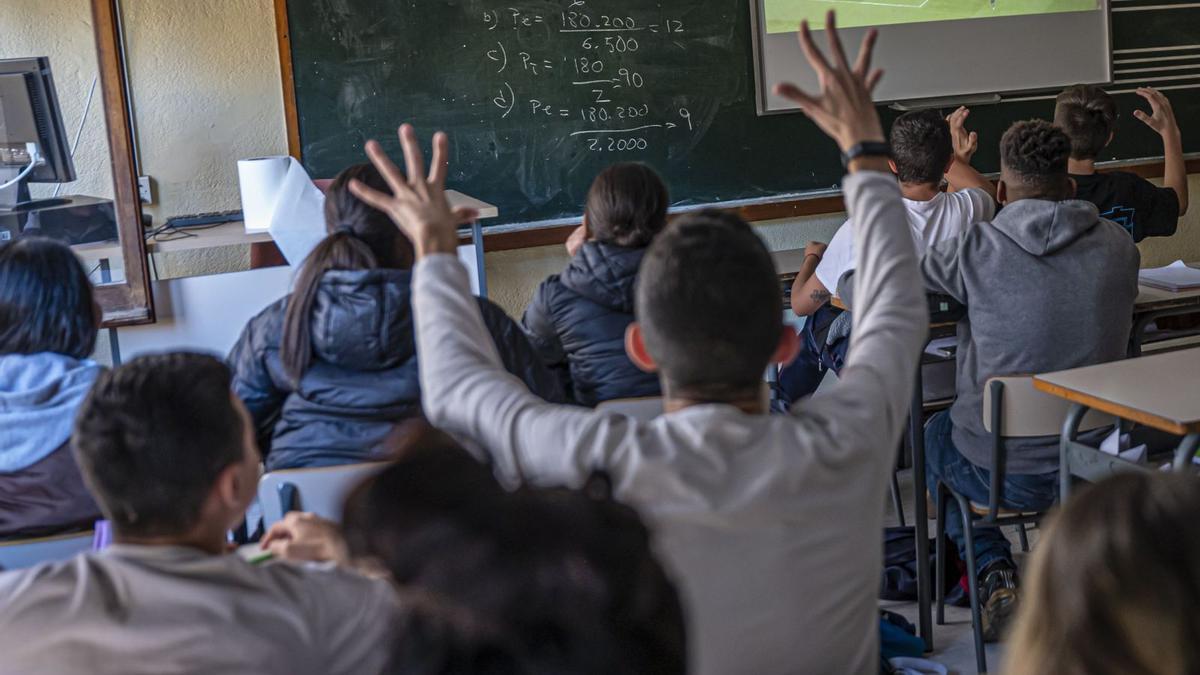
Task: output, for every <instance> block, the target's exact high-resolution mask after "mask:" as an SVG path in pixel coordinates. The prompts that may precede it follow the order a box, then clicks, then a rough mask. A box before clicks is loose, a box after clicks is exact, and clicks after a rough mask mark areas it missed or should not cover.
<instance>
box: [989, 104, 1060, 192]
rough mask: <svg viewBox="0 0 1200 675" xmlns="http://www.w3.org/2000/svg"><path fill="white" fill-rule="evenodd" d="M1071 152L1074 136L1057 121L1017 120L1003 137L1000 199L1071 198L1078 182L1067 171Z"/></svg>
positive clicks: (999, 186) (1001, 145) (998, 188)
mask: <svg viewBox="0 0 1200 675" xmlns="http://www.w3.org/2000/svg"><path fill="white" fill-rule="evenodd" d="M1070 155H1071V140H1070V139H1069V138H1067V135H1066V133H1064V132H1063V130H1062V129H1059V128H1058V127H1056V126H1054V125H1053V124H1050V123H1049V122H1047V121H1045V120H1026V121H1024V122H1017V123H1015V124H1013V125H1012V126H1011V127H1009V129H1008V131H1006V132H1004V136H1003V138H1001V139H1000V183H999V185H998V186H997V194H996V197H997V199H998V200H999V201H1000V203H1002V204H1006V203H1009V202H1015V201H1017V200H1020V199H1044V200H1049V201H1062V200H1064V199H1070V198H1071V197H1073V196H1074V195H1075V184H1074V183H1073V182H1072V181H1071V177H1070V176H1069V175H1068V174H1067V159H1068V158H1069V157H1070Z"/></svg>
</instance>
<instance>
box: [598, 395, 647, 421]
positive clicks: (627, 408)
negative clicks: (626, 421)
mask: <svg viewBox="0 0 1200 675" xmlns="http://www.w3.org/2000/svg"><path fill="white" fill-rule="evenodd" d="M596 410H600V411H603V412H610V413H617V414H619V415H625V416H627V417H632V418H634V419H636V420H640V421H642V422H649V421H650V420H652V419H654V418H655V417H658V416H659V415H662V414H663V400H662V397H661V396H647V397H645V398H618V399H613V400H611V401H605V402H603V403H601V404H600V405H597V406H596Z"/></svg>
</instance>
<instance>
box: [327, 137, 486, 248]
mask: <svg viewBox="0 0 1200 675" xmlns="http://www.w3.org/2000/svg"><path fill="white" fill-rule="evenodd" d="M449 144H450V142H449V140H448V139H447V137H446V134H444V133H442V132H440V131H439V132H437V133H436V134H434V136H433V163H432V164H431V165H430V169H429V175H428V177H426V174H425V157H424V155H423V154H422V153H421V146H420V143H418V142H417V133H416V132H415V131H414V130H413V128H412V125H409V124H404V125H401V127H400V145H401V147H403V148H404V164H405V168H406V171H405V172H401V171H400V169H399V167H397V166H396V164H395V163H394V162H392V160H391V158H390V157H388V156H387V153H385V152H384V151H383V148H382V147H380V145H379V143H377V142H375V141H369V142H368V143H367V156H368V157H370V159H371V163H372V164H374V165H375V168H376V169H379V173H381V174H382V175H383V178H384V180H385V181H387V184H388V187H389V188H390V189H391V191H392V193H391V194H387V193H386V192H382V191H380V190H376V189H374V188H371V187H369V186H367V185H365V184H363V183H361V182H359V181H357V180H355V181H351V182H350V191H351V192H353V193H354V196H356V197H358V198H359V199H361V200H363V201H364V202H366V203H367V204H369V205H371V206H373V207H375V208H377V209H379V210H380V211H383V212H384V213H386V214H388V216H389V217H390V218H391V219H392V222H394V223H396V225H397V226H399V228H400V229H401V230H403V231H404V233H405V234H406V235H408V238H409V239H411V240H412V242H413V246H414V248H415V249H416V252H417V258H423V257H425V256H427V255H431V254H434V253H455V251H456V250H457V248H458V228H459V226H460V225H465V224H467V223H469V222H471V221H472V220H474V219H475V218H476V217H477V216H478V214H477V213H476V212H475V211H474V210H472V209H452V208H450V203H449V202H447V201H446V173H447V171H448V169H449V163H448V161H447V157H448V154H449ZM406 173H407V175H406Z"/></svg>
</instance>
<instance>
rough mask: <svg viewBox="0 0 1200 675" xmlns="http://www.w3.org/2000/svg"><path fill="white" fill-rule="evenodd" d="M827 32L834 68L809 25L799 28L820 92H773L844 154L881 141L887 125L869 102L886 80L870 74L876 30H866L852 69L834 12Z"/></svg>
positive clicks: (788, 88) (785, 87)
mask: <svg viewBox="0 0 1200 675" xmlns="http://www.w3.org/2000/svg"><path fill="white" fill-rule="evenodd" d="M825 34H826V35H827V36H828V38H829V53H830V55H831V56H832V58H833V64H832V65H831V64H830V63H829V61H828V60H827V59H826V58H825V55H824V54H822V53H821V51H820V50H819V49H817V47H816V45H815V44H814V43H813V37H812V31H811V30H809V27H808V22H807V21H805V22H803V23H801V24H800V47H801V48H802V49H803V50H804V56H805V57H806V58H807V59H808V62H809V64H811V65H812V67H813V70H815V71H817V77H818V78H819V80H820V83H821V92H820V94H819V95H812V94H809V93H806V92H804V91H801V90H800V88H799V87H797V86H796V85H794V84H789V83H784V84H779V85H777V86H776V87H775V93H776V94H777V95H779V96H782V97H783V98H786V99H788V100H791V101H793V102H795V103H796V104H798V105H799V106H800V110H802V111H804V114H805V115H808V117H809V119H811V120H812V121H813V122H815V123H816V125H817V126H818V127H820V128H821V130H822V131H824V132H825V133H826V134H827V135H828V136H829V137H830V138H832V139H833V140H834V141H836V142H837V144H838V147H840V148H841V150H842V152H845V151H847V150H849V149H850V148H853V147H854V146H855V145H858V144H859V143H863V142H867V141H879V142H882V141H883V140H884V139H883V126H882V125H881V124H880V122H879V113H878V112H877V111H876V110H875V103H874V101H872V100H871V91H872V90H874V89H875V85H877V84H879V80H880V78H881V77H883V71H881V70H871V53H872V51H873V50H874V48H875V39H876V37H878V35H879V33H878V32H877V31H875V30H871V31H869V32H867V34H866V36H865V37H864V38H863V42H862V47H861V48H860V49H859V52H858V59H857V60H856V61H855V63H854V66H853V67H851V66H850V64H849V62H848V61H847V60H846V52H845V50H844V49H842V41H841V38H839V37H838V32H837V25H836V19H835V18H834V13H833V12H832V11H830V12H829V14H828V15H827V16H826V18H825Z"/></svg>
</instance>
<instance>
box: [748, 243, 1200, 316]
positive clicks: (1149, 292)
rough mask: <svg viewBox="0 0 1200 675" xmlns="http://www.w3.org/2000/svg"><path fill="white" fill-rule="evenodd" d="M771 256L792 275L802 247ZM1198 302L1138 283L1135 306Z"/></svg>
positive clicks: (1191, 293)
mask: <svg viewBox="0 0 1200 675" xmlns="http://www.w3.org/2000/svg"><path fill="white" fill-rule="evenodd" d="M771 257H772V258H774V260H775V271H776V272H778V273H779V275H780V276H785V275H793V274H795V273H796V272H797V271H799V270H800V266H801V265H802V264H803V263H804V249H802V248H796V249H789V250H786V251H774V252H772V253H771ZM1192 303H1195V304H1200V288H1194V289H1191V290H1186V291H1180V292H1178V293H1173V292H1171V291H1167V290H1163V289H1161V288H1154V287H1152V286H1143V285H1140V284H1139V285H1138V297H1137V304H1136V307H1137V309H1138V311H1143V312H1144V311H1147V310H1151V309H1157V308H1162V307H1169V306H1173V305H1176V304H1192Z"/></svg>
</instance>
